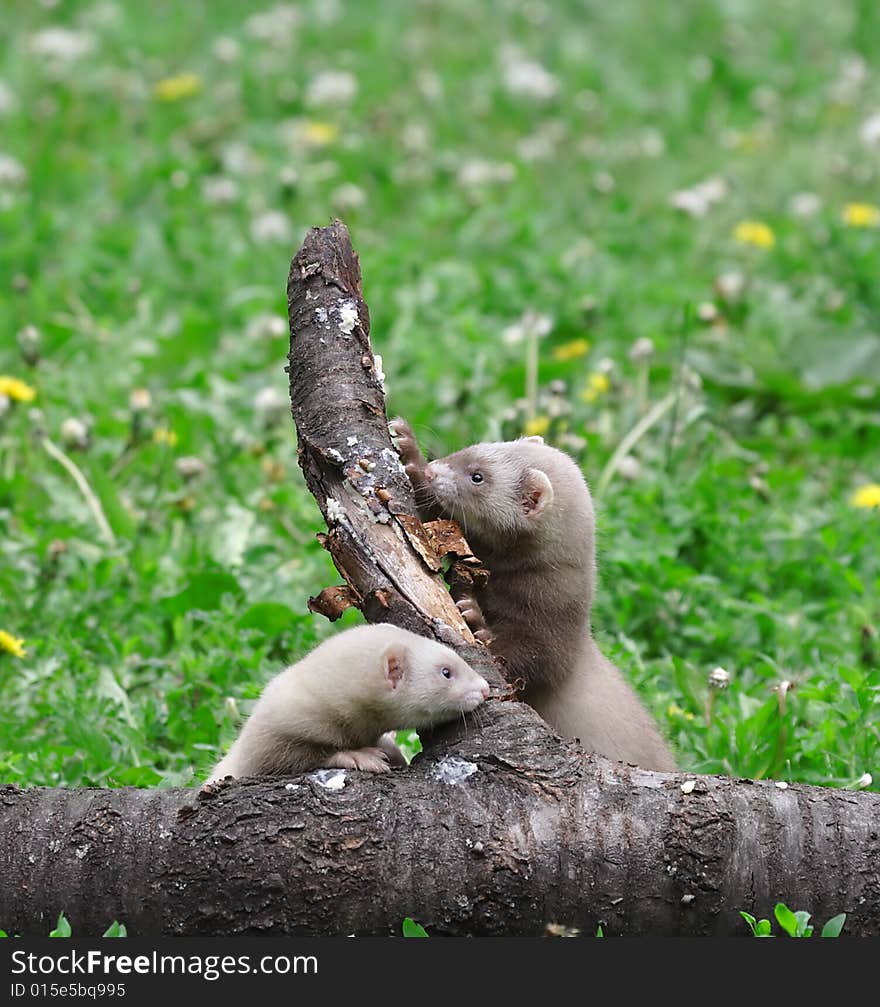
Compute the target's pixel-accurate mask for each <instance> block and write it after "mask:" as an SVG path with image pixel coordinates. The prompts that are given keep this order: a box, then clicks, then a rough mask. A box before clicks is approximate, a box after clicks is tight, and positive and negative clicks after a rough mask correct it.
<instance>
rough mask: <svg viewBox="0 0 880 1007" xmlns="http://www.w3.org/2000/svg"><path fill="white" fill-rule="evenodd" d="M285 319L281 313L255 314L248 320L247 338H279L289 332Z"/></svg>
mask: <svg viewBox="0 0 880 1007" xmlns="http://www.w3.org/2000/svg"><path fill="white" fill-rule="evenodd" d="M289 331H290V330H289V329H288V327H287V319H286V318H282V316H281V315H270V314H268V313H267V314H262V315H257V316H256V317H255V318H252V319H251V320H250V322H248V327H247V337H248V339H279V338H280V337H281V336H286V335H287V334H288V333H289Z"/></svg>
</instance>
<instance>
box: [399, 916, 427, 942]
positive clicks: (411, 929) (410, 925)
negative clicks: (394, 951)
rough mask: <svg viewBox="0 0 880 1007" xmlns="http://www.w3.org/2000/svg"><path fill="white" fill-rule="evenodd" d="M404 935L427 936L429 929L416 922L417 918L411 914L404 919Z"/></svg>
mask: <svg viewBox="0 0 880 1007" xmlns="http://www.w3.org/2000/svg"><path fill="white" fill-rule="evenodd" d="M403 936H404V937H427V936H428V931H427V930H425V928H424V927H423V926H420V925H419V924H418V923H416V921H415V920H413V919H411V918H410V917H409V916H407V917H406V919H404V921H403Z"/></svg>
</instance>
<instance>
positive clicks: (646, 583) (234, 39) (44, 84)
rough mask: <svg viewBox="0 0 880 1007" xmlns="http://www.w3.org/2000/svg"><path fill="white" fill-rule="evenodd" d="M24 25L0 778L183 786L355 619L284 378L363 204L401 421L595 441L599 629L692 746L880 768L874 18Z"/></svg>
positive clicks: (4, 489) (5, 80) (101, 12)
mask: <svg viewBox="0 0 880 1007" xmlns="http://www.w3.org/2000/svg"><path fill="white" fill-rule="evenodd" d="M0 29H2V30H0V232H2V241H0V532H2V549H0V780H2V781H8V782H15V783H20V784H47V785H71V786H76V785H100V786H117V785H124V784H135V785H139V786H153V785H171V784H188V783H191V782H193V781H194V780H195V779H197V778H198V775H199V774H200V773H202V772H203V771H204V770H205V769H206V768H207V767H208V766H209V765H210V764H211V763H212V762H213V761H214V760H215V758H216V757H217V755H218V752H219V751H220V750H221V748H222V746H223V745H224V744H226V743H228V742H229V741H230V740H231V738H232V737H233V736H234V734H235V731H236V729H237V726H238V724H239V723H240V718H241V716H242V715H244V714H246V712H247V710H248V709H249V703H250V701H251V700H252V699H253V698H254V697H255V696H256V695H258V693H259V691H260V688H261V686H262V684H263V683H264V682H265V681H266V679H267V678H268V677H269V676H270V675H272V674H274V673H275V672H276V671H277V670H279V669H280V668H281V667H282V666H283V664H284V663H287V662H290V661H292V660H295V659H297V658H298V657H299V656H300V655H301V654H303V653H304V652H305V651H306V650H307V649H309V648H310V647H311V646H312V645H313V644H314V643H315V642H316V641H317V640H318V639H320V638H323V637H325V636H326V635H328V634H329V633H332V632H334V631H335V629H334V627H331V626H330V625H329V624H328V623H326V622H324V621H323V620H322V619H320V618H319V617H317V616H313V615H311V614H309V613H308V611H307V609H306V601H307V598H308V596H309V595H310V594H316V593H317V592H318V591H319V590H320V589H321V588H323V587H325V586H327V585H328V584H332V583H336V582H338V575H337V574H336V573H335V571H334V570H333V568H332V566H331V564H330V562H329V559H328V558H327V556H326V555H325V554H324V553H323V552H322V550H321V549H320V548H319V546H318V545H317V543H316V541H315V537H314V536H315V532H316V531H318V530H319V529H320V527H321V521H320V515H319V513H318V510H317V507H316V506H315V505H314V503H313V501H312V499H311V497H310V496H309V495H308V493H307V492H306V490H305V488H304V484H303V482H302V479H301V476H300V473H299V470H298V468H297V465H296V454H295V436H294V430H293V425H292V422H291V420H290V416H289V406H288V401H287V384H286V376H285V374H284V372H283V369H282V368H283V365H284V363H285V355H286V353H287V342H288V335H287V323H286V311H285V282H286V275H287V270H288V266H289V262H290V258H291V256H292V255H293V253H294V252H295V251H296V249H297V247H298V246H299V243H300V241H301V239H302V237H303V234H304V233H305V231H306V229H307V228H308V227H310V226H313V225H316V224H325V223H327V222H329V220H330V219H331V218H332V217H333V216H334V215H338V216H340V217H342V218H343V219H344V220H345V221H346V222H347V224H348V225H349V228H350V229H351V233H352V237H353V241H354V244H355V247H356V248H357V249H358V251H359V253H360V256H361V264H362V268H363V273H364V284H365V296H366V299H367V302H368V304H369V307H370V310H371V314H372V320H373V342H374V347H375V349H376V351H377V352H378V353H381V354H382V357H383V360H384V369H385V372H386V374H387V384H388V390H389V411H390V412H391V414H394V413H399V414H402V415H405V416H407V417H408V418H409V419H410V420H411V421H412V422H413V423H414V425H415V427H416V430H417V432H418V433H419V435H420V437H421V438H422V441H423V445H424V446H425V447H426V448H427V449H428V450H430V451H432V452H434V453H447V452H448V451H451V450H454V449H456V448H458V447H461V446H463V445H465V444H467V443H471V442H473V441H476V440H480V439H486V438H493V439H495V438H500V437H503V438H513V437H517V436H519V435H521V434H523V433H540V434H542V435H543V436H544V437H545V438H546V439H547V440H548V441H549V442H551V443H553V444H555V445H557V446H559V447H561V448H563V449H564V450H566V451H568V452H570V453H571V454H572V455H573V456H574V457H576V458H577V459H578V460H579V461H580V463H581V465H582V467H583V470H584V472H585V474H586V476H587V478H588V481H589V482H590V484H591V486H592V488H593V491H594V493H595V495H596V496H597V503H598V507H599V550H600V552H599V565H600V577H601V579H600V585H599V591H598V599H597V603H596V608H595V613H594V623H595V628H596V631H597V634H598V636H599V639H600V640H601V643H602V646H603V648H604V649H605V651H606V652H607V653H608V654H609V655H610V656H611V657H613V658H614V659H615V660H616V661H617V662H618V664H619V665H620V666H621V667H623V668H624V669H625V670H626V672H627V673H628V674H629V676H630V677H631V679H632V680H633V681H634V682H635V684H636V685H637V687H638V689H639V692H640V695H641V696H642V697H643V698H644V700H645V702H646V703H647V704H648V705H649V707H650V708H651V710H652V711H653V713H654V714H655V715H656V716H657V718H658V719H659V721H660V722H661V724H662V727H663V729H664V730H665V732H666V733H667V734H668V736H669V737H670V739H671V741H672V743H673V744H674V746H675V748H676V750H677V752H678V754H679V758H680V761H681V765H682V767H683V768H685V769H687V770H692V771H696V772H720V773H729V774H735V775H742V776H749V777H770V778H774V779H777V780H780V781H783V780H784V781H798V782H807V783H816V784H827V785H834V786H851V787H874V788H875V789H876V786H877V784H876V783H874V782H872V776H871V774H873V776H874V778H875V779H877V780H880V773H878V771H880V766H878V761H877V753H878V741H880V726H878V725H880V641H878V638H877V627H878V624H880V600H878V586H880V548H878V533H880V399H878V385H880V284H878V273H880V7H878V6H877V5H876V4H873V3H870V2H867V0H838V2H837V3H834V4H828V3H820V2H819V0H802V2H796V0H787V2H783V0H705V2H682V3H677V4H651V3H647V2H635V0H621V2H619V3H615V4H608V3H604V2H598V0H582V2H567V3H563V2H559V3H551V2H544V0H497V2H492V3H474V2H472V0H467V2H465V0H420V2H419V0H417V2H403V0H401V2H393V0H392V2H387V3H386V2H381V3H380V2H378V0H376V2H342V0H302V2H298V3H290V4H288V3H280V4H277V5H275V6H271V5H269V4H267V5H265V6H263V5H262V4H249V3H240V2H231V0H211V2H208V0H201V2H199V0H190V2H188V3H186V4H177V3H170V2H166V0H154V2H153V3H150V4H142V3H134V2H133V0H132V2H123V0H118V2H112V0H87V2H75V0H42V2H32V0H6V2H4V4H3V6H2V10H0ZM356 618H357V617H356V614H353V613H349V614H348V615H347V616H346V618H345V619H344V620H343V622H342V625H345V624H349V623H351V622H354V621H356ZM337 625H339V624H337Z"/></svg>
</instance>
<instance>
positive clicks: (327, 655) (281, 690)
mask: <svg viewBox="0 0 880 1007" xmlns="http://www.w3.org/2000/svg"><path fill="white" fill-rule="evenodd" d="M488 695H489V686H488V684H487V682H486V680H485V679H484V678H483V677H482V676H481V675H478V674H477V672H475V671H474V670H473V668H471V666H470V665H469V664H467V663H466V662H465V661H463V660H462V659H461V658H460V657H459V656H458V655H457V654H456V653H455V652H454V651H452V650H450V649H449V648H448V647H444V646H443V645H442V644H439V643H436V642H435V641H433V640H428V639H426V638H425V637H422V636H417V635H416V634H415V633H410V632H408V631H407V630H404V629H398V628H397V627H396V626H389V625H386V624H380V625H372V626H357V627H355V628H353V629H349V630H346V631H344V632H342V633H339V634H337V635H336V636H333V637H331V638H330V639H329V640H325V641H324V643H322V644H321V645H320V646H319V647H316V648H315V649H314V650H313V651H312V652H311V653H309V654H307V655H306V656H305V657H304V658H303V659H302V660H301V661H299V662H298V663H297V664H294V665H291V666H290V667H289V668H287V669H285V670H284V671H282V672H281V673H280V674H279V675H276V676H275V678H273V679H272V680H271V681H270V682H269V684H268V685H267V686H266V688H265V689H264V690H263V693H262V695H261V696H260V698H259V699H258V700H257V702H256V705H255V706H254V709H253V713H251V715H250V717H249V718H248V720H247V721H246V723H245V725H244V727H243V728H242V730H241V733H240V734H239V736H238V738H237V739H236V740H235V742H233V745H232V747H231V748H230V749H229V751H228V753H227V754H226V755H225V756H224V758H222V759H221V760H220V762H218V763H217V765H216V766H215V767H214V769H213V770H212V771H211V774H210V776H209V777H208V781H209V782H210V781H215V780H222V779H223V778H225V777H227V776H234V777H239V776H281V775H296V774H298V773H304V772H307V771H308V770H311V769H316V768H318V767H321V766H326V767H340V768H343V769H360V770H364V771H365V772H369V773H384V772H387V771H388V770H389V769H390V766H389V760H390V761H392V762H397V761H399V760H398V759H397V758H396V757H395V756H394V751H396V747H395V746H393V742H392V741H391V740H390V739H389V738H388V737H385V736H384V735H385V732H387V731H392V730H399V729H403V728H412V729H414V730H419V729H420V728H425V727H431V726H433V725H435V724H440V723H443V722H444V721H446V720H453V719H454V718H456V717H459V716H461V715H462V714H465V713H470V712H471V711H472V710H475V709H476V708H477V707H478V706H479V705H480V703H482V702H483V700H484V699H486V698H487V697H488ZM392 749H393V750H392ZM397 754H398V755H399V754H400V753H399V752H398V753H397ZM401 759H402V756H401Z"/></svg>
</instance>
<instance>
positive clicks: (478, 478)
mask: <svg viewBox="0 0 880 1007" xmlns="http://www.w3.org/2000/svg"><path fill="white" fill-rule="evenodd" d="M482 481H483V473H482V472H472V473H471V482H472V483H481V482H482Z"/></svg>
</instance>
